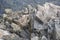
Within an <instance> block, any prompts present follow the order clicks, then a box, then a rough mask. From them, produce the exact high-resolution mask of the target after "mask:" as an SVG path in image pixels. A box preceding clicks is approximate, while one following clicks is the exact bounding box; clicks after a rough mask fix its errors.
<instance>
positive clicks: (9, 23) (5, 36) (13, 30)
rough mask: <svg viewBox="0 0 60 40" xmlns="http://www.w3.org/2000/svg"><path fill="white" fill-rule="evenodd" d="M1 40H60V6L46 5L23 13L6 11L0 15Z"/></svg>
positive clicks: (30, 8)
mask: <svg viewBox="0 0 60 40" xmlns="http://www.w3.org/2000/svg"><path fill="white" fill-rule="evenodd" d="M0 40H60V6H57V5H55V4H52V3H45V4H43V5H39V4H37V5H36V8H34V7H32V6H31V5H28V6H27V8H25V9H23V10H21V11H13V10H12V9H9V8H8V9H5V12H4V14H2V15H0Z"/></svg>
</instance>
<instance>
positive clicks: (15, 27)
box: [11, 23, 21, 31]
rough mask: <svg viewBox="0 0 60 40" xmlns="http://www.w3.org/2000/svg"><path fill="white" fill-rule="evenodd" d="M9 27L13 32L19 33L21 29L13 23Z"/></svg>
mask: <svg viewBox="0 0 60 40" xmlns="http://www.w3.org/2000/svg"><path fill="white" fill-rule="evenodd" d="M11 26H12V28H13V30H14V31H21V28H20V26H19V25H17V24H15V23H12V24H11Z"/></svg>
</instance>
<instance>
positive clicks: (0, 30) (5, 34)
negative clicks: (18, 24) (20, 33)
mask: <svg viewBox="0 0 60 40" xmlns="http://www.w3.org/2000/svg"><path fill="white" fill-rule="evenodd" d="M7 35H10V33H9V32H8V31H5V30H2V29H0V38H2V37H3V36H7Z"/></svg>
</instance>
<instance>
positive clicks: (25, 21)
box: [18, 15, 30, 26]
mask: <svg viewBox="0 0 60 40" xmlns="http://www.w3.org/2000/svg"><path fill="white" fill-rule="evenodd" d="M29 21H30V18H29V15H23V16H22V17H21V19H19V20H18V22H19V23H20V24H21V25H22V26H26V25H28V22H29Z"/></svg>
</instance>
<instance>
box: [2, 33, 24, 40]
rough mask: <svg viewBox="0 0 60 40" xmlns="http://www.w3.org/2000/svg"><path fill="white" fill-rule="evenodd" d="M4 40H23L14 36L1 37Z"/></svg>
mask: <svg viewBox="0 0 60 40" xmlns="http://www.w3.org/2000/svg"><path fill="white" fill-rule="evenodd" d="M2 38H3V39H4V40H22V39H23V38H20V37H19V36H18V35H16V34H11V35H9V36H3V37H2Z"/></svg>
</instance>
